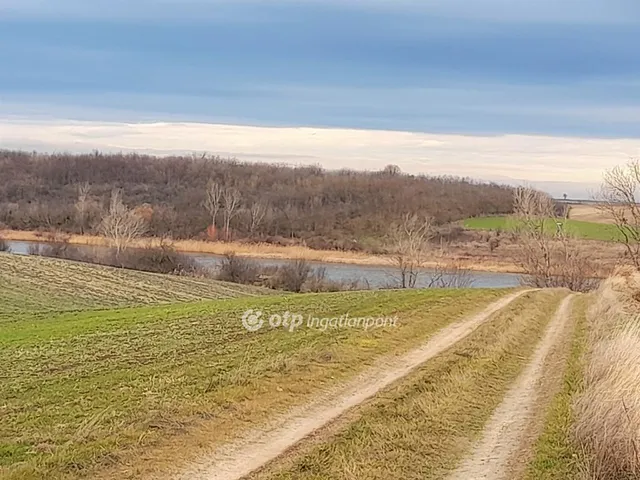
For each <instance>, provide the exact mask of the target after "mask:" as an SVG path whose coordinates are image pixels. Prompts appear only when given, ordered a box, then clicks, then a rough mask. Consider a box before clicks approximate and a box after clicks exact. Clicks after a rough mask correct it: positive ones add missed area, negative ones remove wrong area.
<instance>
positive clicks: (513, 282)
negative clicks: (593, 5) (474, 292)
mask: <svg viewBox="0 0 640 480" xmlns="http://www.w3.org/2000/svg"><path fill="white" fill-rule="evenodd" d="M8 243H9V247H10V248H11V252H12V253H15V254H18V255H26V254H27V253H28V251H29V246H30V245H32V244H34V245H35V243H33V242H8ZM77 248H79V249H83V248H89V247H83V246H80V245H78V246H77ZM186 255H189V256H190V257H193V258H194V259H195V260H196V261H198V262H199V263H200V264H202V265H204V266H205V267H209V268H214V269H215V268H216V267H217V265H219V264H220V261H221V259H222V257H221V256H219V255H210V254H202V253H197V254H195V253H187V254H186ZM253 260H254V261H255V262H257V263H258V264H260V265H264V266H278V265H282V264H285V263H287V260H272V259H258V258H256V259H253ZM309 263H311V265H312V266H313V268H324V269H325V272H326V277H327V279H328V280H333V281H338V282H342V281H352V280H356V279H357V280H360V281H361V282H362V283H364V284H368V285H369V286H370V287H371V288H382V287H385V286H388V285H390V284H392V283H394V268H393V266H391V265H390V266H389V267H384V266H374V265H356V264H339V263H323V262H309ZM431 278H433V271H432V270H428V269H424V270H422V273H421V275H420V276H419V277H418V283H417V286H418V287H421V288H424V287H427V286H428V285H429V282H430V280H431ZM470 278H471V282H472V284H471V286H472V287H475V288H510V287H516V286H518V285H520V275H518V274H515V273H496V272H480V271H472V272H470Z"/></svg>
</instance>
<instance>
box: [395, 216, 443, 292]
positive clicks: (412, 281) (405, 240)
mask: <svg viewBox="0 0 640 480" xmlns="http://www.w3.org/2000/svg"><path fill="white" fill-rule="evenodd" d="M433 235H434V233H433V226H432V222H431V219H430V218H429V217H425V216H421V215H418V214H406V215H405V216H404V217H403V218H402V221H401V222H400V223H397V224H395V225H393V226H392V228H391V232H390V239H391V249H392V251H393V254H392V259H393V260H392V261H393V264H394V266H395V267H396V270H397V274H394V280H395V282H396V283H397V286H398V287H400V288H415V287H416V285H417V283H418V277H419V276H420V273H421V269H422V267H423V265H424V262H425V260H426V256H427V252H428V249H429V245H428V244H429V241H430V240H431V238H432V237H433Z"/></svg>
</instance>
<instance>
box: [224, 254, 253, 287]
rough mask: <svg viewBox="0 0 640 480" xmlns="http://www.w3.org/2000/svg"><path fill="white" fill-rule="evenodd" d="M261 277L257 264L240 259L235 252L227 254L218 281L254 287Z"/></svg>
mask: <svg viewBox="0 0 640 480" xmlns="http://www.w3.org/2000/svg"><path fill="white" fill-rule="evenodd" d="M259 277H260V271H259V269H258V266H257V265H256V264H255V262H252V261H251V260H248V259H246V258H242V257H239V256H237V255H236V254H235V253H233V252H228V253H226V254H225V255H224V258H223V259H222V262H221V263H220V272H219V273H218V280H222V281H224V282H233V283H242V284H244V285H253V284H255V283H257V282H258V280H259Z"/></svg>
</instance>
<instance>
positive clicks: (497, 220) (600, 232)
mask: <svg viewBox="0 0 640 480" xmlns="http://www.w3.org/2000/svg"><path fill="white" fill-rule="evenodd" d="M463 224H464V227H465V228H468V229H470V230H500V231H505V232H509V231H513V230H515V229H516V228H517V226H518V224H517V221H515V220H513V219H512V218H510V217H501V216H495V217H477V218H468V219H466V220H464V222H463ZM563 225H564V229H565V231H566V232H567V233H570V234H571V235H574V236H576V237H577V238H582V239H585V240H600V241H605V242H612V241H618V240H620V232H619V231H618V230H617V229H616V227H615V225H611V224H605V223H595V222H584V221H581V220H571V219H569V220H565V221H563ZM556 228H557V226H556V222H555V221H554V220H552V219H549V221H548V222H547V223H546V225H545V229H548V230H549V231H550V232H555V231H556Z"/></svg>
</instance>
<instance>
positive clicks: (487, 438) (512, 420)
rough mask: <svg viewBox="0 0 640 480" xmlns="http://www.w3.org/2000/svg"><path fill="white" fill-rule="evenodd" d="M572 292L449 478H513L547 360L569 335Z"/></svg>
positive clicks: (533, 416)
mask: <svg viewBox="0 0 640 480" xmlns="http://www.w3.org/2000/svg"><path fill="white" fill-rule="evenodd" d="M571 299H572V296H568V297H567V298H566V299H565V300H564V301H563V302H562V304H561V305H560V308H559V309H558V311H557V313H556V315H555V317H554V318H553V320H552V321H551V324H550V325H549V327H548V328H547V331H546V333H545V336H544V338H543V339H542V341H541V343H540V345H539V346H538V348H537V349H536V352H535V354H534V356H533V359H532V360H531V362H530V363H529V365H528V366H527V368H526V369H525V371H524V372H523V373H522V375H521V376H520V377H519V378H518V380H517V382H516V384H515V385H514V386H513V387H512V388H511V390H509V392H508V393H507V395H506V396H505V398H504V400H503V401H502V404H501V405H500V406H499V407H498V408H497V410H496V411H495V412H494V414H493V416H492V418H491V420H489V423H488V424H487V426H486V427H485V430H484V432H483V435H482V438H481V440H480V442H479V443H478V444H477V445H476V447H475V449H474V451H473V452H472V453H471V455H470V456H469V457H468V458H467V459H466V460H464V461H463V463H462V465H461V466H460V467H459V468H458V469H457V470H456V471H455V472H454V473H453V475H451V477H450V478H449V480H480V479H485V480H510V479H512V478H515V477H514V475H515V472H514V471H513V470H512V465H516V464H517V462H514V459H515V457H516V456H518V455H519V454H520V448H521V446H522V445H523V444H524V443H525V441H526V439H525V438H524V437H526V435H527V432H528V431H529V424H530V422H531V421H532V420H533V418H535V417H536V415H537V412H536V410H537V408H536V407H537V406H538V398H539V397H540V396H541V395H542V394H543V392H542V391H541V385H542V382H543V377H544V375H545V368H544V367H545V364H546V363H547V359H548V357H549V355H550V354H551V352H552V351H553V350H554V348H555V347H556V346H557V345H558V344H559V343H560V342H562V341H563V339H566V338H567V335H566V332H567V327H568V326H569V323H570V317H571V316H570V306H571Z"/></svg>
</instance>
